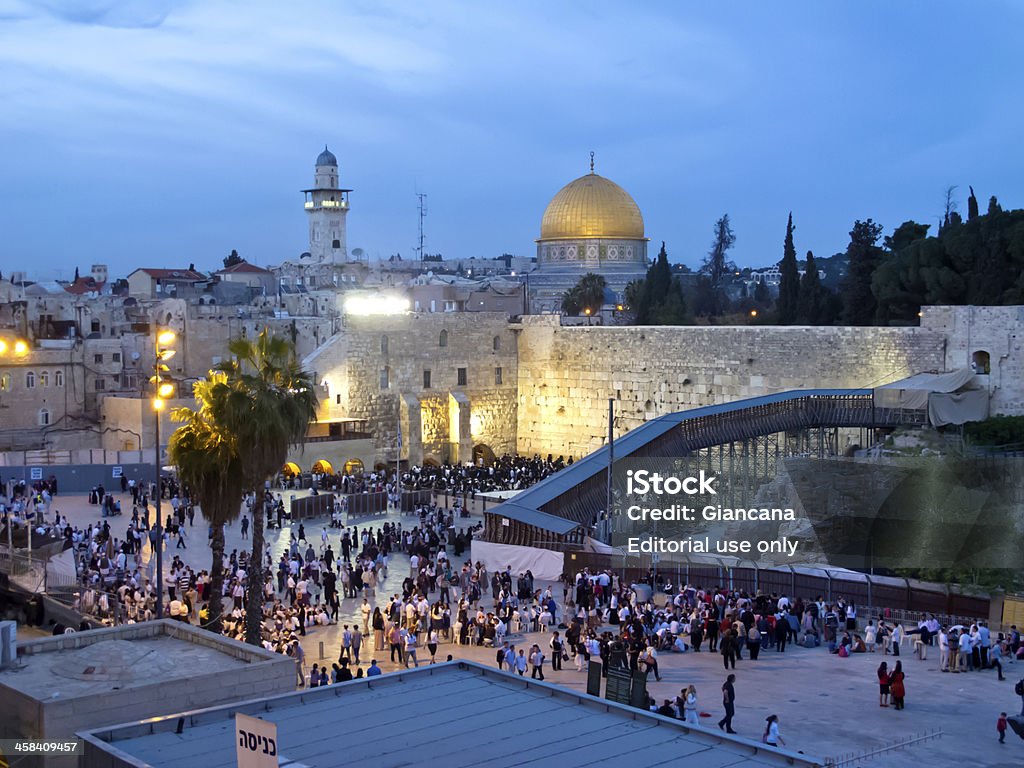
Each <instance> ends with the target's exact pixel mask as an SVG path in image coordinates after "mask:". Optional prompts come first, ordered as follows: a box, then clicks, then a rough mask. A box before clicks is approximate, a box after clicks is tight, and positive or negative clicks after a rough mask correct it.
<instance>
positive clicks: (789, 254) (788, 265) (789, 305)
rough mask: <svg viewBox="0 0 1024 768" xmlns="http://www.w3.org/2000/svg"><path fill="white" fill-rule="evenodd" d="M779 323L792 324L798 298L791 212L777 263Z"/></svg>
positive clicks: (798, 275) (797, 276)
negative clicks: (778, 262) (780, 256)
mask: <svg viewBox="0 0 1024 768" xmlns="http://www.w3.org/2000/svg"><path fill="white" fill-rule="evenodd" d="M779 273H780V274H779V305H778V306H779V325H792V324H793V323H795V322H796V320H797V316H796V315H797V303H798V302H799V300H800V270H799V269H797V266H796V248H795V247H794V245H793V213H792V212H790V214H789V221H788V222H787V223H786V242H785V245H784V246H783V249H782V263H781V264H780V265H779Z"/></svg>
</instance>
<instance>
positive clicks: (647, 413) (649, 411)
mask: <svg viewBox="0 0 1024 768" xmlns="http://www.w3.org/2000/svg"><path fill="white" fill-rule="evenodd" d="M654 416H655V413H654V401H653V400H648V401H647V402H645V403H644V420H645V421H646V420H648V419H653V418H654Z"/></svg>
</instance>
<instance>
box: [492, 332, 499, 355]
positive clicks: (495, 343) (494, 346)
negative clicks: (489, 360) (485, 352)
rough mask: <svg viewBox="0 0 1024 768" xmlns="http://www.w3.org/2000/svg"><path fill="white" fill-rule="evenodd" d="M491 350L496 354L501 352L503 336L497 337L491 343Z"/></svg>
mask: <svg viewBox="0 0 1024 768" xmlns="http://www.w3.org/2000/svg"><path fill="white" fill-rule="evenodd" d="M491 348H492V349H493V350H494V351H495V352H501V336H495V337H494V339H492V341H491Z"/></svg>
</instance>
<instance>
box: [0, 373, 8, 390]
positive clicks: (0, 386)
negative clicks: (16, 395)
mask: <svg viewBox="0 0 1024 768" xmlns="http://www.w3.org/2000/svg"><path fill="white" fill-rule="evenodd" d="M10 391H11V374H9V373H5V374H4V375H3V376H0V392H10Z"/></svg>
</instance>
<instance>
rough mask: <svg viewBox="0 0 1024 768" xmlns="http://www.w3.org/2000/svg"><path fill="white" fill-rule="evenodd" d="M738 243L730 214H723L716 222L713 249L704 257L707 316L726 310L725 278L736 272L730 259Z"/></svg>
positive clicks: (702, 269)
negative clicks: (732, 250)
mask: <svg viewBox="0 0 1024 768" xmlns="http://www.w3.org/2000/svg"><path fill="white" fill-rule="evenodd" d="M735 243H736V235H735V234H733V231H732V226H731V225H730V224H729V214H728V213H725V214H722V217H721V218H720V219H718V221H716V222H715V231H714V239H713V240H712V242H711V249H710V250H709V251H708V255H707V256H705V257H704V263H703V264H702V265H701V268H700V271H701V274H702V275H704V277H705V278H706V285H707V287H708V290H710V295H709V296H708V297H706V301H705V302H702V303H704V304H706V306H707V309H708V310H709V311H708V312H707V313H706V314H708V315H710V316H712V317H715V316H717V315H719V314H721V313H722V312H723V311H724V310H725V304H726V301H725V294H724V292H723V290H722V284H723V282H724V278H725V276H726V275H727V274H728V273H730V272H734V271H735V270H736V265H735V264H733V263H732V262H731V261H730V260H729V257H728V254H729V249H730V248H732V247H733V245H734V244H735Z"/></svg>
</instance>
